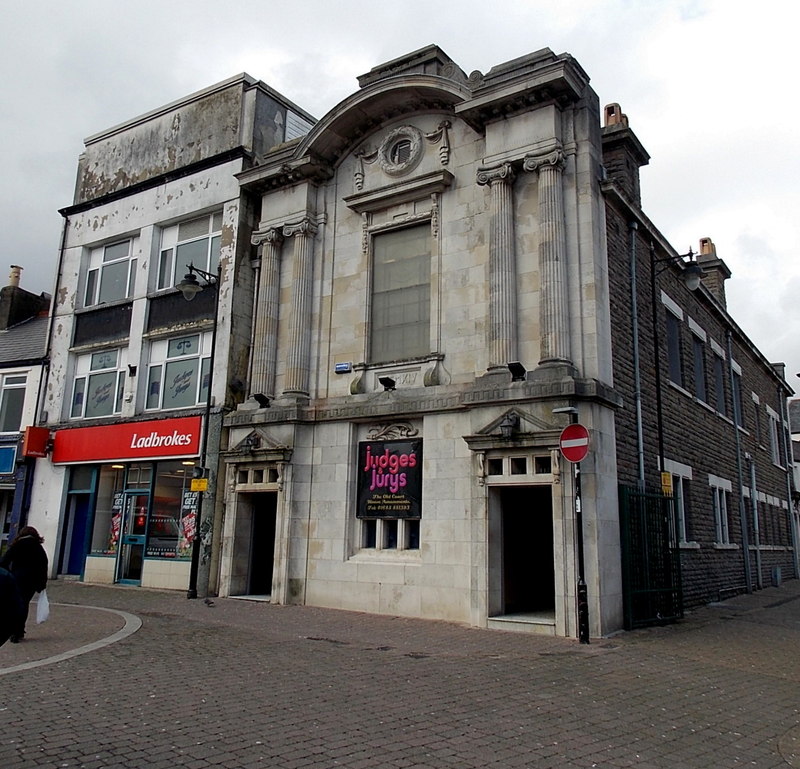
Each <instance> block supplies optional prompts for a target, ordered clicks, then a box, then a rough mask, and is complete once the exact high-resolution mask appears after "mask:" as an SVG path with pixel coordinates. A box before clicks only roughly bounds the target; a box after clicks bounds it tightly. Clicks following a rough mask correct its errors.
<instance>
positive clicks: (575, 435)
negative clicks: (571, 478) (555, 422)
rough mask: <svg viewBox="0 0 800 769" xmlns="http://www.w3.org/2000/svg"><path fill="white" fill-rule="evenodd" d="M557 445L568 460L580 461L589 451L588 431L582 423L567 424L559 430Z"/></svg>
mask: <svg viewBox="0 0 800 769" xmlns="http://www.w3.org/2000/svg"><path fill="white" fill-rule="evenodd" d="M558 447H559V448H560V449H561V453H562V454H563V455H564V459H566V460H568V461H569V462H580V461H581V460H582V459H585V458H586V455H587V454H588V453H589V431H588V430H587V429H586V428H585V427H584V426H583V425H578V424H574V425H567V427H565V428H564V429H563V430H562V431H561V437H560V438H559V439H558Z"/></svg>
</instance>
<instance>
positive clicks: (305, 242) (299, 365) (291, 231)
mask: <svg viewBox="0 0 800 769" xmlns="http://www.w3.org/2000/svg"><path fill="white" fill-rule="evenodd" d="M316 231H317V225H316V224H315V223H314V222H312V221H311V220H310V219H303V221H301V222H299V223H297V224H288V225H286V226H285V227H284V228H283V236H284V237H285V238H293V239H294V254H293V258H292V314H291V317H290V318H289V322H290V324H291V325H290V329H289V350H288V353H287V356H286V384H285V387H284V390H283V392H284V394H285V395H306V396H307V395H308V394H309V370H310V354H311V291H312V285H311V279H312V273H313V265H312V257H313V253H314V234H315V233H316Z"/></svg>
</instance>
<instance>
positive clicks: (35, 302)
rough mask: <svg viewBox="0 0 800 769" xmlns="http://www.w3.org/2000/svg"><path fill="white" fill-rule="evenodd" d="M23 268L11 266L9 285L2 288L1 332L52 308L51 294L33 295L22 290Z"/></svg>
mask: <svg viewBox="0 0 800 769" xmlns="http://www.w3.org/2000/svg"><path fill="white" fill-rule="evenodd" d="M21 274H22V267H19V266H18V265H16V264H12V265H11V274H10V275H9V276H8V285H7V286H4V287H3V288H0V331H5V329H7V328H9V327H11V326H16V325H17V323H22V322H23V321H25V320H29V319H30V318H35V317H36V316H37V315H39V314H40V313H42V312H46V311H47V310H48V309H49V308H50V295H49V294H40V295H38V296H37V295H36V294H32V293H31V292H30V291H26V290H25V289H24V288H20V285H19V281H20V276H21Z"/></svg>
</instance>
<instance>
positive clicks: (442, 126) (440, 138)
mask: <svg viewBox="0 0 800 769" xmlns="http://www.w3.org/2000/svg"><path fill="white" fill-rule="evenodd" d="M451 126H452V124H451V123H450V121H449V120H443V121H442V122H441V123H439V125H438V126H437V127H436V130H435V131H431V132H430V133H427V134H423V133H422V132H421V131H420V130H419V129H418V128H416V127H414V126H412V125H402V126H399V127H397V128H395V129H393V130H392V131H390V132H389V133H388V134H387V135H386V137H385V138H384V139H383V141H382V142H381V144H380V147H378V149H376V150H368V149H366V148H365V149H362V150H359V151H358V152H356V168H355V171H353V188H354V189H355V191H356V192H361V190H363V189H364V178H365V170H364V164H365V163H366V164H369V165H371V164H372V163H375V162H376V161H377V162H378V164H379V165H380V167H381V170H382V171H383V172H384V173H385V174H387V175H388V176H404V175H405V174H407V173H410V172H411V171H413V170H414V168H416V167H417V165H419V162H420V160H422V155H423V154H424V153H423V139H425V140H426V141H428V142H430V143H431V144H436V143H437V142H438V143H439V162H440V163H441V164H442V165H443V166H446V165H448V164H449V163H450V133H449V129H450V128H451ZM403 140H405V141H407V142H408V157H405V158H403V159H402V160H401V159H398V158H395V157H392V148H393V147H394V146H395V145H396V144H397V142H399V141H403Z"/></svg>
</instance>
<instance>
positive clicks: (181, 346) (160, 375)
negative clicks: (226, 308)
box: [145, 332, 211, 410]
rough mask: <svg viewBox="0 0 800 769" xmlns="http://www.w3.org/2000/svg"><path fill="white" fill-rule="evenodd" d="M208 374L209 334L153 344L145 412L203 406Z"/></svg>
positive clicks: (206, 395)
mask: <svg viewBox="0 0 800 769" xmlns="http://www.w3.org/2000/svg"><path fill="white" fill-rule="evenodd" d="M210 371H211V333H210V332H209V333H205V334H188V335H186V336H180V337H173V338H172V339H160V340H157V341H155V342H153V343H152V344H151V346H150V367H149V370H148V375H147V402H146V404H145V408H146V409H148V410H152V409H178V408H186V407H189V406H196V405H197V404H200V403H205V402H206V401H207V400H208V384H209V374H210Z"/></svg>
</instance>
